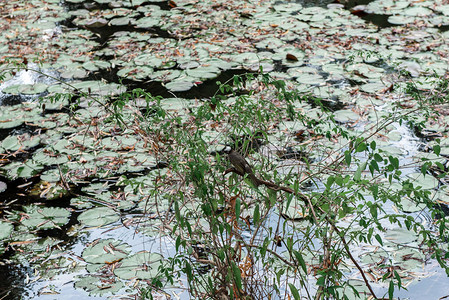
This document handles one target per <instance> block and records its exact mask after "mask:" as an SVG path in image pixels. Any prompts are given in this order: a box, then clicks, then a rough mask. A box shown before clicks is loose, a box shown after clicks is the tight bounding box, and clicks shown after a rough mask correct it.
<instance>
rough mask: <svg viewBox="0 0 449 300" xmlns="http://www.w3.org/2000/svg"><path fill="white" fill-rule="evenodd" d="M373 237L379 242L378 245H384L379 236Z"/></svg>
mask: <svg viewBox="0 0 449 300" xmlns="http://www.w3.org/2000/svg"><path fill="white" fill-rule="evenodd" d="M374 237H375V238H376V240H377V241H378V242H379V244H380V245H381V246H383V245H384V243H383V242H382V238H381V237H380V235H379V234H376V235H375V236H374Z"/></svg>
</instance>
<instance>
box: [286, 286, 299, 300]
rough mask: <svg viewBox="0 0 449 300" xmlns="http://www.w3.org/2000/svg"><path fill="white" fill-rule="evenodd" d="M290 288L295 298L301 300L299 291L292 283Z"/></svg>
mask: <svg viewBox="0 0 449 300" xmlns="http://www.w3.org/2000/svg"><path fill="white" fill-rule="evenodd" d="M288 286H289V287H290V291H291V292H292V295H293V298H294V299H295V300H300V299H301V298H300V296H299V292H298V289H297V288H296V287H295V286H294V285H293V284H291V283H289V284H288Z"/></svg>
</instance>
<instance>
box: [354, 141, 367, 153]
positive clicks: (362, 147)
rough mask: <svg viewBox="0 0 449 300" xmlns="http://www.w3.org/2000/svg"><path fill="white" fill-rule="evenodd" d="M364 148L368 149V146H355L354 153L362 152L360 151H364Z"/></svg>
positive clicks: (363, 144)
mask: <svg viewBox="0 0 449 300" xmlns="http://www.w3.org/2000/svg"><path fill="white" fill-rule="evenodd" d="M366 148H368V146H367V145H366V143H360V144H359V145H358V146H357V149H356V150H355V151H356V152H362V151H365V150H366Z"/></svg>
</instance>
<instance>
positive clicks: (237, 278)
mask: <svg viewBox="0 0 449 300" xmlns="http://www.w3.org/2000/svg"><path fill="white" fill-rule="evenodd" d="M232 271H233V273H234V280H235V283H236V285H237V288H238V289H239V290H241V289H242V273H241V272H240V269H239V267H238V266H237V265H236V264H235V263H233V264H232Z"/></svg>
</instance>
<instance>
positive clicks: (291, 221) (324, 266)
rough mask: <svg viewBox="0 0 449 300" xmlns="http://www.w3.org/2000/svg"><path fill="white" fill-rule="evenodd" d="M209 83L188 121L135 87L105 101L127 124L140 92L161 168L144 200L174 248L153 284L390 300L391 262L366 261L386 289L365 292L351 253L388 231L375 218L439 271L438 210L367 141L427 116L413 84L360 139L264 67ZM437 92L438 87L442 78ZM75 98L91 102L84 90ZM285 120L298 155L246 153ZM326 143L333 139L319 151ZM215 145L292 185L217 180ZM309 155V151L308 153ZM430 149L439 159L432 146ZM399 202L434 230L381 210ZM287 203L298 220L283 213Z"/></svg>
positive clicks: (441, 229) (220, 174)
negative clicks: (293, 128)
mask: <svg viewBox="0 0 449 300" xmlns="http://www.w3.org/2000/svg"><path fill="white" fill-rule="evenodd" d="M218 85H219V89H218V90H217V93H216V95H215V96H214V97H212V98H211V99H208V100H205V101H203V102H201V103H200V104H199V105H197V106H194V107H189V108H188V110H189V113H188V115H187V116H185V115H178V114H177V113H176V112H173V111H169V110H166V109H164V108H163V105H162V104H163V101H164V99H162V98H160V97H153V96H152V95H151V94H149V93H147V92H145V91H143V90H133V91H131V92H128V93H124V94H121V95H119V96H118V97H116V98H113V99H110V102H109V103H108V104H107V105H105V109H107V110H108V111H109V112H110V113H111V116H112V117H114V118H115V120H116V121H117V122H118V124H120V125H121V126H123V127H126V126H128V124H127V123H126V121H125V119H124V118H123V115H122V109H123V108H124V107H125V106H126V104H127V103H129V102H132V101H134V100H135V99H137V98H140V99H145V100H146V103H147V107H146V109H145V113H144V114H142V115H141V116H140V118H139V119H138V122H139V125H140V128H141V132H140V133H139V134H142V135H144V136H145V140H147V141H149V143H150V144H151V148H152V151H153V153H154V155H155V156H156V158H157V160H158V161H166V162H167V163H168V170H169V172H165V173H161V174H160V176H159V178H158V180H159V181H158V182H159V184H158V185H157V187H156V188H155V189H154V190H153V191H152V192H151V194H149V195H148V198H155V199H158V198H164V200H168V203H169V205H168V209H166V210H163V211H159V210H158V211H159V218H160V220H161V221H162V223H163V226H162V227H163V229H164V230H168V231H169V232H170V233H171V236H172V237H173V239H174V241H175V249H176V255H175V256H174V257H171V258H168V259H169V260H170V262H171V263H170V264H169V265H161V267H160V268H161V269H160V271H161V272H160V274H161V276H159V277H157V278H155V279H154V280H153V282H152V286H153V288H154V289H156V290H163V289H164V286H165V285H166V284H168V283H171V284H173V283H174V282H175V281H176V280H177V279H178V278H179V277H183V276H184V277H185V278H187V281H188V289H189V293H190V294H191V295H192V296H194V297H201V298H204V297H208V298H216V299H227V298H236V299H253V298H254V299H262V298H270V297H276V296H278V297H281V298H287V297H292V298H294V299H301V298H304V297H305V298H309V299H312V298H314V299H328V298H335V299H346V298H348V295H349V294H353V295H355V296H361V297H364V295H365V296H366V295H372V296H374V297H376V298H377V297H383V296H387V297H388V298H389V299H392V298H393V296H394V291H395V290H396V289H401V288H404V286H403V282H402V277H401V275H400V274H399V272H398V271H397V270H398V269H397V268H396V265H395V263H394V262H393V261H392V260H383V261H382V262H381V263H380V265H378V266H377V268H378V270H381V271H382V273H381V276H380V278H379V279H380V281H385V282H388V288H387V289H386V291H381V293H383V294H385V295H376V291H375V290H374V289H373V288H372V287H371V285H370V279H369V278H367V276H366V275H365V273H366V272H367V271H368V270H364V269H363V268H362V266H361V263H360V257H358V256H357V255H356V254H355V253H353V252H354V249H357V247H358V246H359V245H377V246H380V247H382V246H383V245H384V244H385V240H384V238H383V233H385V232H386V230H388V228H391V227H389V226H387V225H386V224H390V225H391V224H392V225H394V226H399V227H403V228H406V229H407V230H408V231H410V232H414V233H415V234H416V236H418V237H419V239H420V243H419V249H418V250H419V252H420V253H426V254H428V255H429V256H431V257H432V258H435V259H436V260H437V261H438V263H439V264H440V266H441V267H442V268H444V269H445V270H446V272H447V273H448V274H449V266H448V264H447V259H448V258H449V253H448V252H447V247H448V246H447V240H448V239H449V236H448V230H447V227H448V226H447V223H446V222H447V219H446V218H445V217H444V213H443V212H442V208H441V207H440V206H439V205H438V204H436V203H435V201H433V200H432V199H431V192H430V191H429V190H425V189H423V188H422V187H421V186H419V185H416V184H414V182H413V180H411V179H410V178H406V177H405V178H404V176H401V175H402V173H403V172H402V169H403V168H404V165H403V164H401V163H400V157H399V156H395V155H393V154H390V153H387V152H385V151H383V150H382V149H380V148H379V147H378V145H377V143H376V140H375V136H376V135H377V134H378V133H379V132H381V131H382V130H385V129H386V128H387V127H388V126H390V125H391V124H394V123H399V124H402V123H406V124H409V125H410V126H414V127H415V128H416V127H419V126H422V123H418V122H417V119H416V118H415V115H416V113H417V112H420V113H426V114H427V115H428V116H430V114H431V106H430V105H428V104H429V102H430V103H433V102H435V99H434V97H433V98H431V99H430V100H428V101H427V100H426V99H428V98H425V97H422V96H421V94H420V91H419V89H418V88H416V87H414V86H413V84H410V85H408V87H407V92H408V93H412V96H413V97H414V98H415V99H417V100H419V101H418V105H417V107H416V108H413V109H409V110H404V109H402V108H401V107H400V106H397V107H396V108H395V109H393V110H392V111H391V112H389V114H388V115H386V116H384V117H382V118H381V119H379V120H378V121H377V123H376V124H374V125H371V124H370V125H369V126H372V127H371V128H369V130H367V132H369V134H362V133H357V132H355V131H351V130H348V128H346V127H345V126H342V125H341V124H338V123H337V122H336V121H335V120H334V116H333V113H332V111H330V110H329V109H328V108H327V104H326V103H325V102H323V101H321V100H320V99H316V98H313V97H311V96H310V95H305V94H302V93H298V92H297V91H295V90H293V89H289V88H287V86H286V83H285V82H284V81H282V80H275V79H273V78H272V77H270V76H269V75H268V74H264V73H260V74H247V75H243V76H234V77H233V78H232V80H230V81H229V82H226V83H218ZM441 87H443V88H447V83H444V82H442V83H441ZM256 90H257V93H256ZM82 96H83V97H89V98H91V99H92V101H95V96H91V95H89V94H83V95H82ZM180 101H181V100H180ZM303 102H308V103H312V104H313V105H314V106H315V107H318V108H319V110H320V115H319V117H317V116H316V115H311V114H309V113H308V112H307V111H304V110H301V109H298V106H297V104H300V103H303ZM73 109H74V110H76V106H75V107H73ZM286 122H297V123H298V124H300V125H301V126H303V127H304V128H306V129H307V130H308V132H309V134H308V136H306V138H307V139H308V141H307V142H306V143H298V145H299V147H301V152H303V153H305V155H304V156H303V157H302V158H301V159H300V160H296V161H295V163H294V165H293V166H292V167H291V168H284V169H283V171H282V172H281V171H279V166H278V164H277V163H276V162H275V161H273V158H272V156H270V155H261V154H260V153H259V152H258V151H256V150H257V149H258V147H259V146H260V145H265V148H266V149H268V148H269V147H268V146H270V145H273V141H272V139H271V137H272V133H273V132H276V131H278V130H279V126H280V124H283V123H286ZM206 127H207V129H206ZM211 128H215V131H214V133H215V135H211ZM279 139H281V140H282V137H280V138H279ZM335 139H340V140H342V141H344V143H342V144H341V146H340V147H337V148H335V147H329V146H328V145H329V143H333V141H335ZM437 142H438V141H437ZM220 143H221V144H224V143H228V144H232V145H233V147H234V148H236V149H239V151H240V152H241V153H243V154H245V155H250V156H253V157H256V160H255V161H256V163H253V167H254V169H255V171H256V173H257V174H258V176H260V177H261V178H264V179H265V180H268V181H270V182H273V183H274V185H276V186H286V187H289V189H290V190H291V191H292V192H286V191H285V190H275V189H270V188H267V187H265V186H261V187H254V186H252V185H251V184H248V182H246V181H242V180H241V177H240V176H238V175H236V174H232V175H224V174H225V173H226V168H227V165H228V162H227V161H226V156H225V155H224V154H223V153H222V152H220ZM217 145H218V146H217ZM267 145H268V146H267ZM311 151H313V152H316V153H320V155H319V156H318V157H317V156H314V158H313V159H309V157H312V155H309V154H311V153H310V152H311ZM432 151H433V152H434V153H435V155H436V156H439V154H440V146H439V145H438V143H436V144H435V145H434V146H433V149H432ZM406 167H413V168H419V169H420V172H421V173H422V174H423V175H424V176H431V175H430V172H431V170H438V174H439V175H438V177H440V178H444V177H445V176H446V175H447V174H446V172H447V169H446V167H445V166H444V165H443V164H442V163H441V162H439V161H438V160H430V159H424V158H423V159H422V161H419V162H414V163H410V165H408V166H406ZM285 170H287V171H285ZM298 170H300V171H298ZM129 183H130V184H131V183H132V180H131V181H129ZM393 184H395V188H394V189H393V188H392V185H393ZM136 188H138V187H137V186H136ZM404 198H408V199H410V201H412V202H413V203H414V204H415V205H423V207H424V206H425V210H426V213H428V214H429V215H430V216H431V217H432V220H434V223H433V225H432V226H425V225H423V224H422V223H421V222H420V221H419V219H416V218H414V217H413V216H412V215H410V214H408V213H405V212H401V211H400V210H399V211H393V212H392V211H391V210H389V209H386V207H387V206H391V205H394V206H395V207H397V208H399V209H400V208H402V205H403V202H402V200H403V199H404ZM387 204H388V205H387ZM292 207H294V209H293V211H295V213H294V215H295V216H301V217H290V216H289V214H288V213H286V212H287V211H291V208H292ZM355 268H356V269H358V271H359V272H360V274H361V276H362V279H363V281H362V283H363V286H364V288H362V289H361V288H360V286H356V284H354V282H353V281H351V280H349V279H348V274H350V273H351V272H352V271H351V270H354V269H355ZM377 293H379V291H377ZM274 295H276V296H274ZM141 296H142V298H150V297H151V292H150V291H149V290H142V291H141Z"/></svg>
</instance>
